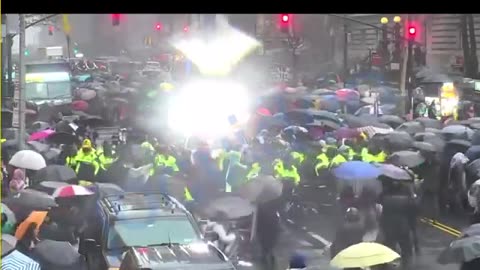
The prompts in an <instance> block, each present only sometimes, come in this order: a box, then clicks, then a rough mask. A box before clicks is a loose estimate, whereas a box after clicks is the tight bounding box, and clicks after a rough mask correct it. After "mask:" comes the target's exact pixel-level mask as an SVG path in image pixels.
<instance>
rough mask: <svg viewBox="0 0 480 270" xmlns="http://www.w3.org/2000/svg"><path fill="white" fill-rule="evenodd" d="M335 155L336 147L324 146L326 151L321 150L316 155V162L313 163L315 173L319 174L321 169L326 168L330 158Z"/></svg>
mask: <svg viewBox="0 0 480 270" xmlns="http://www.w3.org/2000/svg"><path fill="white" fill-rule="evenodd" d="M336 155H337V149H335V148H333V147H328V148H326V151H322V153H320V154H319V155H318V156H317V158H316V159H317V164H316V165H315V173H316V174H317V176H320V172H321V171H322V170H326V169H328V168H329V167H330V164H331V160H332V159H333V158H335V156H336Z"/></svg>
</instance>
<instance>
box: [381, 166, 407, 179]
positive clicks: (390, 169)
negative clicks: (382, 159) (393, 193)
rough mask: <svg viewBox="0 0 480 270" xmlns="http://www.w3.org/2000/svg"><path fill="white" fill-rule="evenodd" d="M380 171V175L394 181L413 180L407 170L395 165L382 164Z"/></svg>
mask: <svg viewBox="0 0 480 270" xmlns="http://www.w3.org/2000/svg"><path fill="white" fill-rule="evenodd" d="M380 169H381V171H382V174H381V175H382V176H385V177H388V178H391V179H394V180H404V181H409V180H413V177H412V175H411V174H410V173H408V172H407V170H405V169H402V168H400V167H397V166H395V165H392V164H382V165H381V166H380Z"/></svg>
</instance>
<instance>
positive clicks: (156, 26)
mask: <svg viewBox="0 0 480 270" xmlns="http://www.w3.org/2000/svg"><path fill="white" fill-rule="evenodd" d="M155 30H157V31H161V30H162V24H161V23H156V24H155Z"/></svg>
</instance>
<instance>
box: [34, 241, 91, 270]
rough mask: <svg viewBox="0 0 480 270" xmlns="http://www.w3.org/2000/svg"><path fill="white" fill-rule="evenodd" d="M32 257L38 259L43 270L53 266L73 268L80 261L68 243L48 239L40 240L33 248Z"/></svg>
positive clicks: (75, 251)
mask: <svg viewBox="0 0 480 270" xmlns="http://www.w3.org/2000/svg"><path fill="white" fill-rule="evenodd" d="M33 257H35V258H36V259H38V261H39V262H40V265H41V266H42V268H44V269H51V268H49V267H52V268H54V267H55V266H57V267H58V266H64V267H65V266H74V265H76V264H77V263H78V262H79V261H80V260H81V259H82V256H81V255H80V254H79V253H78V252H77V250H75V248H74V247H73V246H72V245H71V244H70V243H69V242H61V241H54V240H50V239H45V240H42V241H40V242H39V243H38V244H37V245H36V246H35V248H34V250H33Z"/></svg>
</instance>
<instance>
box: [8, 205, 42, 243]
mask: <svg viewBox="0 0 480 270" xmlns="http://www.w3.org/2000/svg"><path fill="white" fill-rule="evenodd" d="M47 214H48V212H47V211H33V212H32V213H30V215H28V217H27V218H26V219H25V220H24V221H23V222H22V223H20V224H19V225H18V227H17V230H16V231H15V238H17V239H22V238H23V236H25V233H26V232H27V229H28V227H29V226H30V224H32V223H35V224H36V226H35V228H36V230H37V232H38V231H39V230H40V226H42V224H43V222H44V221H45V218H46V217H47Z"/></svg>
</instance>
